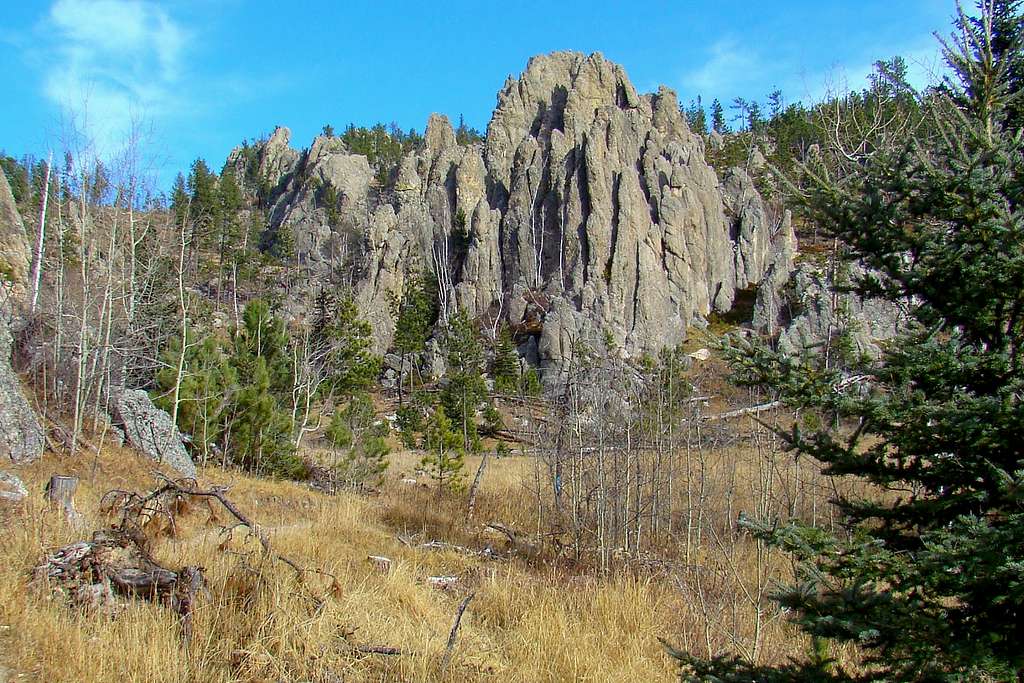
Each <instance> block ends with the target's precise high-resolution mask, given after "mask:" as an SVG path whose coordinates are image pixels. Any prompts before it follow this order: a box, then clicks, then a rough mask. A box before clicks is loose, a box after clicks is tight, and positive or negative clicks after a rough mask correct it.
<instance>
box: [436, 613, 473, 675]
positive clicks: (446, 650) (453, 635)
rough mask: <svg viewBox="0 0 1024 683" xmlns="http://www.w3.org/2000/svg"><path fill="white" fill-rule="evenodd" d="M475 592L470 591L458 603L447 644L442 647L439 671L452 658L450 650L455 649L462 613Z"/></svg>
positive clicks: (442, 669) (442, 670) (446, 666)
mask: <svg viewBox="0 0 1024 683" xmlns="http://www.w3.org/2000/svg"><path fill="white" fill-rule="evenodd" d="M474 596H475V593H470V594H469V595H467V596H466V597H464V598H463V599H462V602H461V603H459V609H458V611H456V612H455V623H454V624H452V631H451V633H449V634H448V644H447V645H445V648H444V657H443V658H442V659H441V672H442V673H443V672H444V671H445V669H447V668H448V663H449V662H450V661H451V659H452V652H453V651H454V650H455V638H456V636H458V635H459V626H461V625H462V615H463V614H465V612H466V608H467V607H469V601H470V600H472V599H473V597H474Z"/></svg>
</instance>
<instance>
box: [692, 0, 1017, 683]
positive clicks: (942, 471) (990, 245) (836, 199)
mask: <svg viewBox="0 0 1024 683" xmlns="http://www.w3.org/2000/svg"><path fill="white" fill-rule="evenodd" d="M992 19H993V17H992V15H991V13H990V12H989V11H988V9H985V8H983V10H982V16H981V22H982V24H981V26H983V27H986V28H984V29H983V30H978V29H977V28H967V30H966V31H965V32H964V33H963V34H961V36H959V37H956V38H954V40H953V42H952V43H951V44H950V45H951V48H949V49H947V54H946V56H947V59H948V61H949V63H950V65H951V66H952V67H953V69H954V73H955V76H956V80H955V81H951V82H950V83H949V84H948V90H949V91H950V94H951V95H952V97H950V96H948V95H947V94H943V93H937V94H935V96H934V97H932V98H931V99H930V100H929V101H928V102H926V106H927V109H928V114H929V116H930V118H931V120H933V121H934V122H935V129H934V131H927V130H925V131H920V132H919V134H918V137H917V138H916V139H913V140H910V141H909V142H908V143H907V144H906V145H904V146H902V147H901V148H894V149H881V150H879V151H877V152H876V153H875V154H873V155H872V156H870V157H866V158H865V159H864V160H863V162H862V163H861V164H860V165H859V167H858V169H857V170H856V171H855V172H851V173H850V174H848V175H846V176H845V177H843V178H840V179H839V180H838V181H831V180H829V179H828V176H827V175H825V174H823V173H822V174H812V180H811V185H810V187H809V191H808V194H807V200H806V201H807V204H808V208H809V210H810V211H811V213H812V215H813V216H815V217H816V219H817V220H818V222H819V224H820V225H821V226H823V227H826V228H828V229H830V230H831V231H832V234H833V235H834V236H835V237H836V238H839V239H840V240H842V241H843V242H845V243H846V245H847V248H848V249H849V251H850V255H851V257H852V258H855V259H859V260H861V261H863V262H864V263H865V264H867V265H868V266H869V267H870V270H869V271H868V272H869V274H868V275H865V276H864V277H863V278H862V279H861V280H860V281H859V283H858V285H857V289H858V291H859V293H860V294H862V295H864V296H877V297H883V298H885V299H889V300H892V301H899V302H902V303H904V304H906V305H907V306H908V307H909V309H910V311H911V314H912V321H911V323H910V324H909V326H908V328H907V329H906V330H904V332H903V333H902V334H901V336H900V338H899V339H897V340H896V341H895V343H893V344H891V345H889V346H888V347H887V349H886V351H885V353H884V355H883V357H882V358H881V359H880V360H879V361H878V362H872V363H870V364H865V365H864V366H863V367H855V368H851V371H852V372H847V373H843V372H840V371H836V370H834V369H832V368H828V367H824V366H823V365H822V364H820V363H815V362H812V361H811V360H810V359H808V358H800V359H795V358H785V357H780V356H777V355H776V354H775V353H773V352H772V351H770V350H769V349H768V348H766V347H764V346H761V345H759V344H755V343H751V342H741V341H737V342H735V343H734V346H733V347H732V349H731V352H730V353H731V356H732V363H733V364H734V368H735V370H736V372H737V374H738V377H739V379H741V380H742V381H743V382H745V383H749V384H758V385H765V386H768V387H771V388H772V389H773V390H774V391H775V392H776V393H777V394H778V395H779V397H780V398H781V399H782V400H784V401H785V402H787V403H788V404H790V405H792V406H796V407H801V408H803V409H805V410H814V411H819V412H820V413H821V414H822V415H823V417H826V418H827V419H825V420H822V424H826V425H836V424H840V425H845V428H843V429H836V428H831V427H830V428H822V429H814V430H808V429H807V428H805V429H800V428H798V427H794V428H793V430H792V431H791V432H789V433H787V434H786V438H787V439H788V441H789V443H790V445H791V446H792V448H793V449H795V450H796V451H797V452H798V453H801V454H805V455H810V456H813V457H814V458H816V459H818V460H819V461H821V462H822V463H824V464H825V471H826V473H828V474H832V475H846V476H855V477H860V478H862V479H863V480H864V481H865V482H867V483H869V484H871V485H873V486H874V487H875V491H874V493H875V495H860V496H858V495H856V494H852V493H851V494H846V495H843V496H841V497H840V499H839V500H838V505H839V508H840V510H841V512H842V513H843V514H844V515H845V518H846V527H847V530H848V533H846V534H843V535H841V536H840V535H833V534H831V533H829V532H827V531H825V530H823V529H817V528H812V527H808V526H805V525H803V524H799V523H790V524H777V523H775V522H773V521H771V520H746V521H745V522H744V523H745V524H747V525H748V526H749V527H751V528H752V529H754V531H755V533H757V534H759V535H760V536H761V537H763V538H766V539H768V540H770V541H772V542H774V543H776V544H778V545H781V546H782V547H784V548H786V549H787V550H788V551H790V552H791V553H792V554H793V556H794V558H795V560H796V561H797V574H796V577H795V578H796V582H795V584H794V585H793V586H791V587H789V588H787V589H786V590H785V591H783V592H782V593H781V594H780V596H779V600H780V602H781V604H782V605H783V606H785V607H786V608H788V609H789V610H792V615H793V619H794V621H795V623H796V624H797V625H798V626H799V627H800V629H801V630H802V631H803V632H804V633H806V634H807V635H809V636H810V637H811V638H812V639H813V641H814V643H815V651H816V655H815V656H814V657H813V658H812V660H811V661H810V662H808V663H803V664H797V663H794V664H791V665H787V666H783V667H779V668H770V669H768V668H757V667H754V666H752V665H750V664H748V663H745V662H742V661H740V660H738V659H720V660H716V661H714V662H704V661H700V660H698V659H697V658H694V657H692V656H690V655H687V654H683V653H679V652H675V653H674V654H675V655H676V656H677V657H678V658H679V659H680V660H682V661H683V662H684V663H685V666H686V673H685V674H684V676H685V677H687V678H688V679H690V680H701V681H751V680H757V681H775V680H778V681H782V680H804V681H812V680H813V681H854V680H857V681H864V680H885V681H893V680H899V681H966V680H979V681H980V680H1000V681H1010V680H1017V681H1019V680H1022V677H1024V613H1022V611H1024V581H1021V568H1022V567H1024V452H1022V450H1021V444H1024V407H1022V403H1021V401H1022V398H1021V397H1022V395H1024V353H1022V352H1024V316H1022V315H1021V311H1024V214H1022V211H1021V206H1020V201H1021V197H1022V196H1024V184H1022V179H1024V143H1022V140H1021V136H1020V134H1019V131H1018V130H1013V129H1010V128H1007V127H1006V126H1005V125H1004V122H1005V121H1007V116H1006V108H1007V106H1008V105H1009V104H1010V103H1011V102H1012V101H1013V96H1015V93H1011V92H1010V88H1009V85H1008V83H1007V80H1006V79H1007V78H1008V74H1007V71H1006V70H1004V69H1001V68H1000V67H999V64H998V62H997V60H995V59H994V58H993V57H994V55H993V51H994V49H995V48H994V45H993V44H992V43H991V42H990V40H989V39H988V37H987V36H989V35H991V33H990V31H989V30H987V26H988V22H990V21H991V20H992ZM961 22H962V23H961V26H967V27H970V26H971V22H969V21H967V20H966V19H965V18H964V17H963V16H961ZM1015 49H1017V50H1019V49H1020V45H1019V43H1017V47H1016V48H1015ZM924 136H926V137H924ZM828 641H832V642H835V643H838V644H842V645H853V646H855V647H856V650H854V651H853V652H856V653H857V654H858V655H859V659H860V661H859V662H857V663H856V665H855V667H856V668H855V669H853V670H849V671H847V670H844V669H842V668H840V667H839V666H838V664H837V663H836V662H834V661H830V660H829V658H828V656H827V649H828V648H827V643H828ZM848 652H851V651H850V650H848Z"/></svg>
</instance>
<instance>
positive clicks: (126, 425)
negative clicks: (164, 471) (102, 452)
mask: <svg viewBox="0 0 1024 683" xmlns="http://www.w3.org/2000/svg"><path fill="white" fill-rule="evenodd" d="M114 418H115V419H116V420H117V421H119V422H120V425H121V427H122V428H123V429H124V433H125V437H126V438H127V440H128V443H129V444H131V445H132V447H134V448H135V449H137V450H139V451H142V452H143V453H145V454H146V455H148V456H149V457H150V458H152V459H153V460H155V461H157V462H160V463H164V464H166V465H168V466H169V467H171V468H173V469H174V470H175V471H177V472H178V473H179V474H181V475H182V476H184V477H193V478H194V477H195V476H196V466H195V464H194V463H193V462H192V458H190V457H189V455H188V452H187V451H186V450H185V446H184V444H183V443H182V439H181V433H180V432H179V431H178V428H177V427H176V426H175V425H174V423H173V422H171V416H170V415H168V414H167V412H166V411H164V410H161V409H160V408H157V407H156V406H155V405H153V401H151V400H150V398H149V394H147V393H146V392H145V391H142V390H139V389H129V390H126V391H123V392H122V393H121V394H120V395H119V396H117V398H116V399H115V400H114Z"/></svg>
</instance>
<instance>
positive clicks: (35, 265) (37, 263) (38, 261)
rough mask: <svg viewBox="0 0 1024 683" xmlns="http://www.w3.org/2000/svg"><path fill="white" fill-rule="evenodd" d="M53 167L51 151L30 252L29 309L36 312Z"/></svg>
mask: <svg viewBox="0 0 1024 683" xmlns="http://www.w3.org/2000/svg"><path fill="white" fill-rule="evenodd" d="M52 168H53V151H52V150H51V151H50V154H49V156H48V157H47V159H46V179H45V181H44V182H43V197H42V201H41V202H40V204H41V205H42V206H41V208H40V209H39V230H38V231H37V232H36V244H35V249H34V250H33V254H32V274H31V278H32V298H31V301H30V303H29V311H30V312H31V313H35V312H36V306H37V305H38V304H39V284H40V280H41V279H42V276H43V244H44V243H45V241H46V207H47V204H48V203H49V200H50V172H51V170H52Z"/></svg>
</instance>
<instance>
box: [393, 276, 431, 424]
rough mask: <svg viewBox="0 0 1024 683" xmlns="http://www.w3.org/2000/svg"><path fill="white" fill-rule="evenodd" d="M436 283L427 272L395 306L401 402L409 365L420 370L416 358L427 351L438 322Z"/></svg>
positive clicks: (413, 281)
mask: <svg viewBox="0 0 1024 683" xmlns="http://www.w3.org/2000/svg"><path fill="white" fill-rule="evenodd" d="M436 287H437V286H436V284H435V282H434V279H433V278H432V277H430V274H429V273H427V272H425V271H424V272H422V273H420V274H419V275H418V276H417V277H414V278H410V279H409V280H408V281H407V282H406V286H405V289H404V291H403V292H402V297H401V299H399V300H398V301H397V302H395V303H394V306H393V308H394V315H395V338H394V342H393V346H394V349H395V351H397V352H398V354H399V355H400V356H401V373H400V375H399V378H398V400H399V403H400V404H401V403H402V402H403V399H404V394H403V387H404V385H405V382H404V379H405V375H406V373H407V368H406V362H407V361H409V360H410V357H411V358H412V361H411V365H412V367H413V368H415V367H416V366H417V363H416V360H415V358H416V356H418V355H419V354H420V353H422V351H423V349H424V348H425V347H426V344H427V339H428V338H429V337H430V332H431V330H432V329H433V326H434V322H435V321H436V320H437V295H436Z"/></svg>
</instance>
